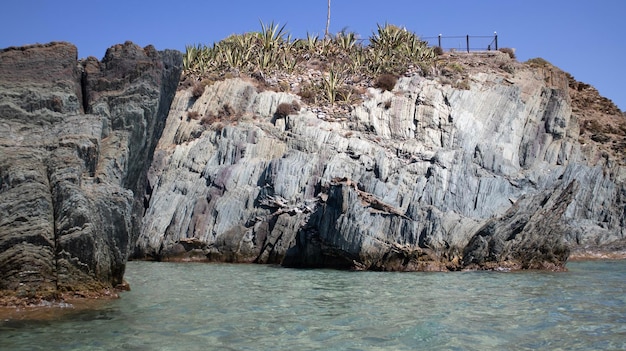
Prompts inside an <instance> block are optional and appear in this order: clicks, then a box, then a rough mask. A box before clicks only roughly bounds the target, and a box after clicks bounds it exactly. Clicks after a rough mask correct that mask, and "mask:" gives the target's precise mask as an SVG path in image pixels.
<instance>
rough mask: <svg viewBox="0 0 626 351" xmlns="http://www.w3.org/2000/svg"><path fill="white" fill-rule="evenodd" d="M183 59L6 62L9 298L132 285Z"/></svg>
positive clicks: (0, 284)
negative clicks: (136, 246) (149, 181)
mask: <svg viewBox="0 0 626 351" xmlns="http://www.w3.org/2000/svg"><path fill="white" fill-rule="evenodd" d="M180 72H181V55H180V53H179V52H175V51H162V52H158V51H156V50H155V49H154V48H153V47H151V46H148V47H146V48H140V47H138V46H136V45H134V44H132V43H130V42H127V43H125V44H123V45H116V46H114V47H112V48H110V49H109V50H108V51H107V53H106V55H105V57H104V58H103V60H102V61H101V62H99V61H98V60H96V59H95V58H88V59H86V60H84V61H80V62H79V61H78V60H77V50H76V48H75V47H74V46H73V45H71V44H68V43H50V44H46V45H34V46H28V47H19V48H8V49H4V50H2V51H0V289H1V290H4V291H5V292H6V293H8V294H9V295H14V296H17V297H26V298H31V297H44V298H45V297H50V296H57V295H58V294H59V293H63V292H67V291H80V292H82V293H88V292H93V291H98V290H101V289H106V288H111V287H114V286H116V285H118V284H121V283H122V278H123V274H124V267H125V264H126V261H127V258H128V254H129V250H130V248H131V246H132V243H133V242H134V241H135V240H136V238H137V236H138V233H139V225H140V221H141V215H142V213H143V208H144V207H143V200H144V194H145V188H146V181H145V177H146V172H147V170H148V167H149V165H150V162H151V159H152V154H153V150H154V147H155V145H156V140H158V138H159V137H160V135H161V132H162V129H163V126H164V124H165V118H166V116H167V113H168V110H169V106H170V103H171V101H172V99H173V96H174V93H175V90H176V86H177V84H178V80H179V77H180Z"/></svg>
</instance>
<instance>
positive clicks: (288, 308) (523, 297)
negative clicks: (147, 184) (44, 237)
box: [0, 261, 626, 350]
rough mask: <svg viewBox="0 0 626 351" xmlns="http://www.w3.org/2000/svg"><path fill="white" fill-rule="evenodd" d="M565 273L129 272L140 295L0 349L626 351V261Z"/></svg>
mask: <svg viewBox="0 0 626 351" xmlns="http://www.w3.org/2000/svg"><path fill="white" fill-rule="evenodd" d="M568 268H569V272H565V273H546V272H520V273H496V272H454V273H388V272H387V273H379V272H346V271H333V270H294V269H286V268H279V267H273V266H261V265H230V264H195V263H186V264H177V263H155V262H131V263H129V265H128V268H127V274H126V278H127V280H128V281H129V283H130V284H131V287H132V289H133V290H132V291H130V292H126V293H124V294H123V295H122V298H121V299H119V300H114V301H112V302H110V303H108V304H106V305H104V306H103V307H101V308H99V309H98V310H93V311H80V312H78V311H76V312H71V310H70V313H63V314H60V315H59V316H58V317H57V318H55V320H52V321H17V320H9V321H0V350H318V349H320V350H538V349H541V350H624V349H626V294H625V293H626V261H595V262H571V263H569V264H568ZM66 312H67V309H66Z"/></svg>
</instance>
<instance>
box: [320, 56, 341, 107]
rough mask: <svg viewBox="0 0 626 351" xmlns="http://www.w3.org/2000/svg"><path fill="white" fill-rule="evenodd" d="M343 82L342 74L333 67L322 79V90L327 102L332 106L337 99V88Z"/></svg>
mask: <svg viewBox="0 0 626 351" xmlns="http://www.w3.org/2000/svg"><path fill="white" fill-rule="evenodd" d="M344 80H345V77H344V74H343V72H341V71H340V70H338V69H337V68H336V67H335V66H334V65H332V66H331V67H330V69H329V70H328V75H327V76H324V77H323V78H322V88H323V90H324V95H325V97H326V99H327V100H328V102H329V103H330V104H331V105H332V104H334V103H335V101H336V99H337V92H338V91H339V87H341V85H342V84H343V82H344Z"/></svg>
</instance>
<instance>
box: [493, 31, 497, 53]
mask: <svg viewBox="0 0 626 351" xmlns="http://www.w3.org/2000/svg"><path fill="white" fill-rule="evenodd" d="M493 36H494V38H493V40H494V41H495V42H496V50H498V32H493Z"/></svg>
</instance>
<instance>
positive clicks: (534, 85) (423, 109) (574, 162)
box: [135, 53, 626, 270]
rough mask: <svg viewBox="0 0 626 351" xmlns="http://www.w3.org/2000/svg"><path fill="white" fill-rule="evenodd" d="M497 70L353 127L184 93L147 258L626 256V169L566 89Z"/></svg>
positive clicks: (490, 264)
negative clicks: (610, 249) (592, 135)
mask: <svg viewBox="0 0 626 351" xmlns="http://www.w3.org/2000/svg"><path fill="white" fill-rule="evenodd" d="M489 60H500V61H501V60H505V59H504V58H503V56H501V55H499V53H494V54H492V55H490V56H488V57H483V58H480V60H479V61H481V62H482V63H481V64H480V65H483V66H484V67H494V66H493V65H484V62H488V61H489ZM480 65H479V66H480ZM508 65H509V66H511V65H513V63H512V62H510V63H508ZM509 66H507V67H509ZM495 67H496V68H486V69H481V70H477V71H474V72H471V73H470V74H467V77H465V81H466V82H468V83H467V87H468V88H469V89H463V88H457V87H455V86H452V85H450V84H446V83H445V82H443V81H440V80H438V79H433V78H424V77H421V76H417V75H414V76H410V77H404V78H401V79H400V80H399V82H398V84H397V85H396V87H395V88H394V90H393V91H392V92H381V91H380V90H377V89H374V88H370V89H368V91H367V93H366V98H365V100H364V102H363V103H361V104H359V105H358V106H356V107H355V108H354V109H353V110H352V111H351V112H349V113H348V114H345V115H332V114H331V115H326V116H324V114H321V113H317V112H316V110H315V108H314V107H310V106H306V105H305V104H304V103H303V102H301V101H299V97H298V96H296V95H292V94H288V93H277V92H272V91H267V90H265V91H263V89H257V87H256V83H255V82H253V81H247V80H245V79H230V80H225V81H220V82H216V83H214V84H212V85H210V86H208V87H206V88H205V90H204V93H203V94H202V95H201V96H200V97H197V98H196V97H194V96H193V95H192V92H191V91H190V90H181V91H179V92H178V93H177V95H176V97H175V99H174V102H173V104H172V109H171V111H170V115H169V117H168V120H167V124H166V127H165V130H164V132H163V136H162V137H161V140H160V141H159V145H158V146H157V149H156V151H155V157H154V162H153V164H152V168H151V170H150V172H149V181H150V187H151V195H150V198H149V207H148V208H147V209H146V213H145V216H144V218H143V226H142V231H141V235H140V237H139V239H138V241H137V245H136V248H135V257H139V258H152V259H159V260H208V261H212V260H217V261H234V262H258V263H281V264H283V265H287V266H296V267H339V268H351V269H374V270H457V269H483V268H484V269H495V268H498V267H500V268H506V269H509V268H510V269H518V268H544V269H554V270H559V269H562V268H563V266H564V264H565V260H566V259H567V257H568V255H569V253H570V251H574V252H579V251H584V250H590V249H598V248H601V247H602V246H603V245H605V244H609V243H620V242H623V241H624V234H625V232H624V227H625V226H624V224H625V222H624V218H625V213H624V203H623V201H624V195H623V194H624V189H625V185H624V174H626V173H625V172H624V166H623V165H621V163H620V162H616V161H615V160H614V159H612V158H611V157H609V156H608V155H606V154H605V153H603V152H601V151H600V149H599V148H597V147H594V146H593V145H589V144H586V145H583V144H581V143H580V141H579V140H578V137H579V134H580V128H579V125H578V121H577V117H576V116H577V115H573V114H572V108H571V99H570V96H569V94H568V79H567V77H566V75H565V74H564V73H563V72H560V71H557V70H554V71H550V72H549V74H550V79H546V73H545V72H543V71H538V70H536V69H533V68H532V67H528V66H524V65H521V64H519V63H515V67H513V68H510V67H509V68H507V70H506V71H504V70H501V69H497V67H498V65H495ZM293 100H296V101H297V102H299V103H298V104H292V105H300V106H304V107H303V108H302V109H301V110H300V111H299V113H298V114H292V115H289V116H287V117H285V118H279V117H281V116H277V115H275V111H276V109H277V106H278V105H279V104H281V103H288V104H291V103H292V101H293Z"/></svg>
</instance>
